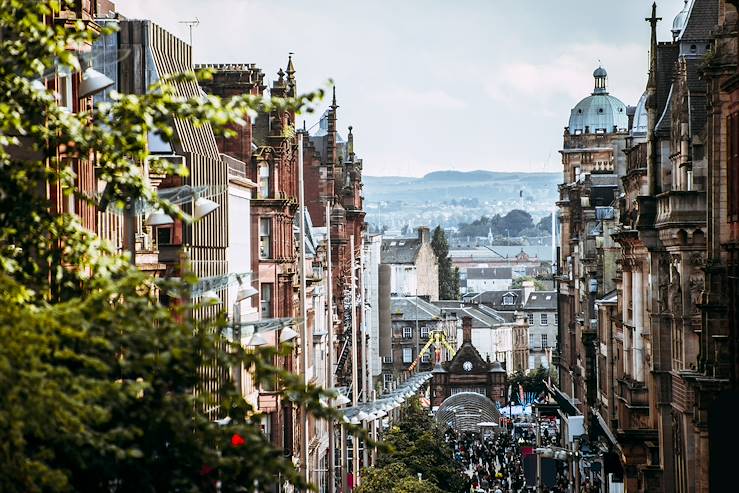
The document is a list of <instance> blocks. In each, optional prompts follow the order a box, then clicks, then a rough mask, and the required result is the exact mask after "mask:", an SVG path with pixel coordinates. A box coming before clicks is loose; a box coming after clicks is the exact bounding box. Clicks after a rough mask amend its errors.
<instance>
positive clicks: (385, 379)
mask: <svg viewBox="0 0 739 493" xmlns="http://www.w3.org/2000/svg"><path fill="white" fill-rule="evenodd" d="M392 383H393V374H392V373H383V374H382V385H383V387H384V388H385V390H388V389H389V388H390V386H391V385H392Z"/></svg>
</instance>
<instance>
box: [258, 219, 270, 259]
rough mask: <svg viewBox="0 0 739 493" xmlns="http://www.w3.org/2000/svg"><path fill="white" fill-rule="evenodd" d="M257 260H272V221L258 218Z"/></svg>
mask: <svg viewBox="0 0 739 493" xmlns="http://www.w3.org/2000/svg"><path fill="white" fill-rule="evenodd" d="M259 258H272V219H271V218H269V217H262V218H259Z"/></svg>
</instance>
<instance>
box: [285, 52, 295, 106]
mask: <svg viewBox="0 0 739 493" xmlns="http://www.w3.org/2000/svg"><path fill="white" fill-rule="evenodd" d="M293 54H294V53H293V52H292V51H291V52H290V53H289V54H288V56H287V85H288V88H289V89H290V95H291V96H296V95H297V94H296V83H295V65H293Z"/></svg>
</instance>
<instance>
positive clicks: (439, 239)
mask: <svg viewBox="0 0 739 493" xmlns="http://www.w3.org/2000/svg"><path fill="white" fill-rule="evenodd" d="M431 248H432V249H433V250H434V254H436V258H437V260H438V262H439V298H440V299H442V300H458V299H459V297H460V293H459V268H457V267H454V266H453V265H452V259H451V258H450V257H449V243H447V240H446V235H445V234H444V230H443V229H442V228H441V226H436V228H435V229H434V234H433V237H432V239H431Z"/></svg>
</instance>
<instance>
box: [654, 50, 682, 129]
mask: <svg viewBox="0 0 739 493" xmlns="http://www.w3.org/2000/svg"><path fill="white" fill-rule="evenodd" d="M679 52H680V46H679V45H678V44H677V43H660V44H659V45H658V46H657V74H656V78H657V93H656V97H657V102H656V108H657V115H658V116H657V121H658V123H657V128H656V131H657V133H658V134H659V133H664V132H665V131H666V134H667V135H669V133H670V125H669V122H670V116H669V108H666V106H667V103H668V101H669V99H670V93H671V92H672V80H673V73H674V71H675V62H676V61H677V56H678V54H679ZM665 112H666V113H667V115H666V117H662V116H661V115H663V114H664V113H665ZM662 119H664V122H666V124H667V125H666V128H665V126H664V125H661V124H662V121H661V120H662Z"/></svg>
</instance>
